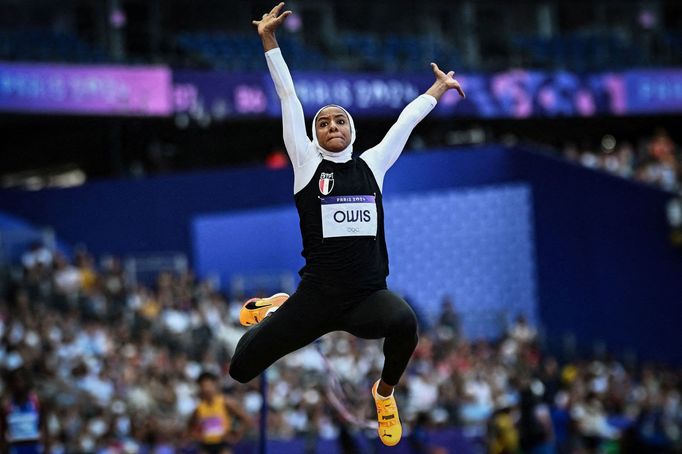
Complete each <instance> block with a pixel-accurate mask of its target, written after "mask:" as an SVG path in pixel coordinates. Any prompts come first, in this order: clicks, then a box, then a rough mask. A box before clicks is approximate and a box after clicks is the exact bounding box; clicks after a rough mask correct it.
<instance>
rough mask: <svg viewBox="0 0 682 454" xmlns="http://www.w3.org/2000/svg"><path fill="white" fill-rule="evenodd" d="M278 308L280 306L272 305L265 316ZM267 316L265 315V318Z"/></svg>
mask: <svg viewBox="0 0 682 454" xmlns="http://www.w3.org/2000/svg"><path fill="white" fill-rule="evenodd" d="M277 309H279V306H274V307H271V308H270V309H268V311H267V312H266V313H265V317H267V316H268V315H270V314H272V313H273V312H275V311H276V310H277ZM265 317H263V318H265Z"/></svg>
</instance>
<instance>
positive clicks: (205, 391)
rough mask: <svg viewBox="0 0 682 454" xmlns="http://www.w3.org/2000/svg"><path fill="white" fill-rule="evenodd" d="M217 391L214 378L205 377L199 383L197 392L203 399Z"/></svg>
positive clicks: (209, 397) (210, 396) (208, 397)
mask: <svg viewBox="0 0 682 454" xmlns="http://www.w3.org/2000/svg"><path fill="white" fill-rule="evenodd" d="M217 392H218V384H217V383H216V382H215V380H210V379H205V380H201V382H200V383H199V394H200V395H201V397H202V398H204V399H211V398H213V396H215V395H216V393H217Z"/></svg>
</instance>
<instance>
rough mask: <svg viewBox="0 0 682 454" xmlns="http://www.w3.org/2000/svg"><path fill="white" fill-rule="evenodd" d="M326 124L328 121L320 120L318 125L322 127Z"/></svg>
mask: <svg viewBox="0 0 682 454" xmlns="http://www.w3.org/2000/svg"><path fill="white" fill-rule="evenodd" d="M327 124H328V123H327V122H326V121H321V122H320V123H319V126H320V128H324V127H325V126H327Z"/></svg>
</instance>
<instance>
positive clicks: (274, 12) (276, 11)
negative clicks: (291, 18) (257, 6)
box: [270, 2, 284, 17]
mask: <svg viewBox="0 0 682 454" xmlns="http://www.w3.org/2000/svg"><path fill="white" fill-rule="evenodd" d="M283 7H284V2H280V3H279V4H277V5H275V7H274V8H272V10H271V11H270V14H272V15H273V16H275V17H277V15H278V14H279V12H280V11H281V10H282V8H283Z"/></svg>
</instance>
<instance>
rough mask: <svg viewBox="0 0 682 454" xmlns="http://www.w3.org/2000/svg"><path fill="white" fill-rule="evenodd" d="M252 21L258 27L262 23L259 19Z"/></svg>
mask: <svg viewBox="0 0 682 454" xmlns="http://www.w3.org/2000/svg"><path fill="white" fill-rule="evenodd" d="M251 23H252V24H253V25H255V26H256V27H257V26H258V24H260V21H259V20H252V21H251Z"/></svg>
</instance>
